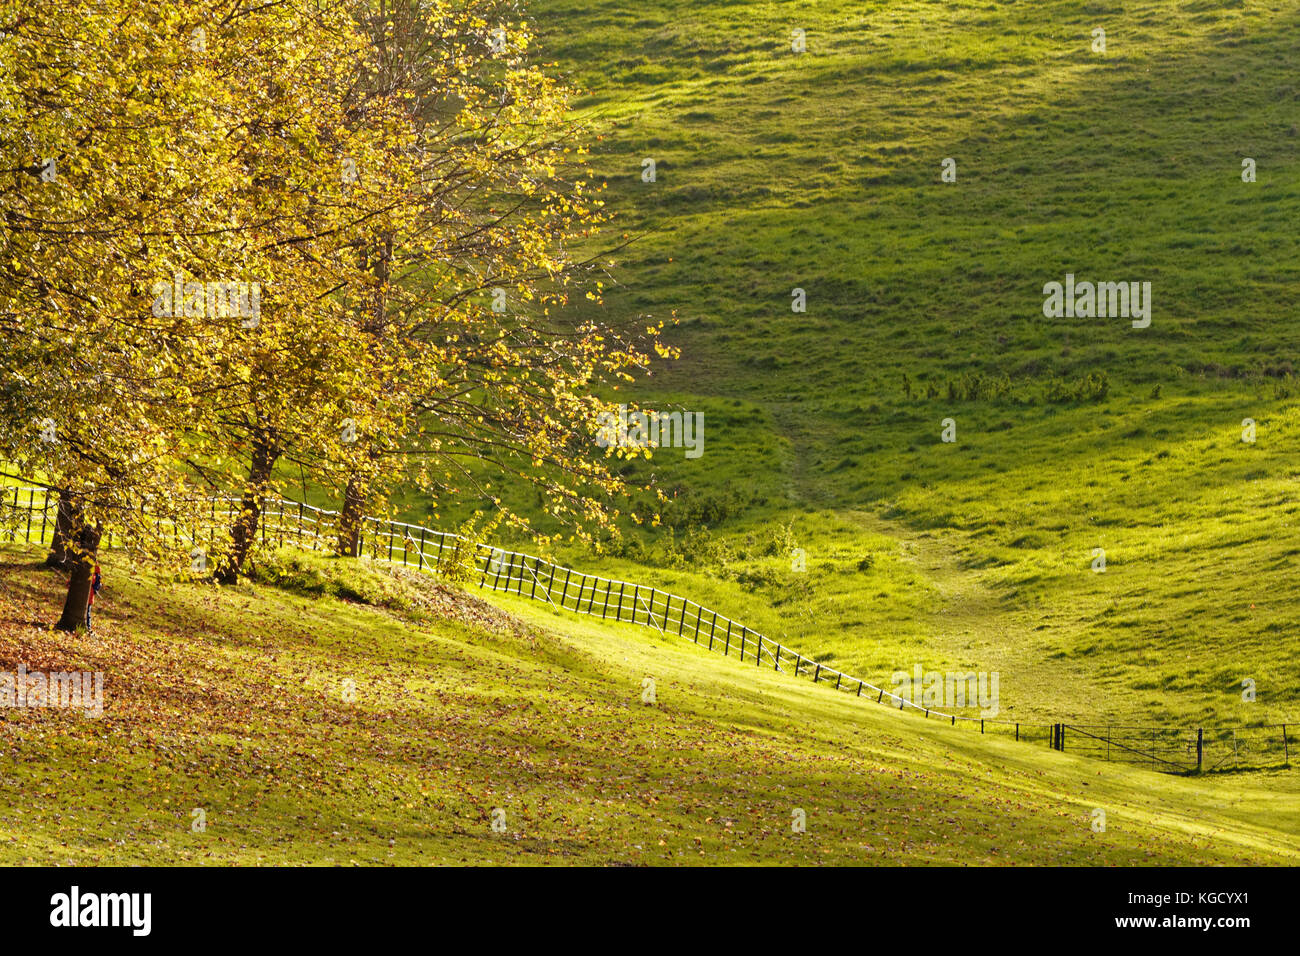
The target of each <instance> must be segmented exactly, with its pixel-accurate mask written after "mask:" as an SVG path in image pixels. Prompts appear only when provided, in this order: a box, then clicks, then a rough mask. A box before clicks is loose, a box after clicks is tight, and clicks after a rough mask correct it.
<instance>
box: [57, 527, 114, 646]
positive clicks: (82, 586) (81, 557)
mask: <svg viewBox="0 0 1300 956" xmlns="http://www.w3.org/2000/svg"><path fill="white" fill-rule="evenodd" d="M102 534H103V526H102V525H100V524H98V523H96V525H95V527H93V528H92V527H90V526H89V525H87V524H85V523H84V522H83V521H82V520H81V519H80V518H79V517H78V519H77V520H76V523H75V526H74V528H73V531H72V533H71V534H69V535H68V536H67V537H66V538H65V539H64V540H65V541H66V542H67V547H66V548H65V554H66V559H67V563H68V564H69V565H71V569H72V576H71V578H69V580H68V596H67V598H65V599H64V602H63V615H62V616H61V617H60V618H59V623H58V624H56V625H55V627H57V628H58V629H59V630H60V631H75V630H77V628H80V627H85V626H86V605H87V604H89V603H90V582H91V578H92V577H94V574H95V558H96V556H97V555H98V554H99V539H100V537H101V535H102Z"/></svg>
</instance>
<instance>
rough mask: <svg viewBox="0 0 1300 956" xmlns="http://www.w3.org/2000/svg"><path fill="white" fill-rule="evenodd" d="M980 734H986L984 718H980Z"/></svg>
mask: <svg viewBox="0 0 1300 956" xmlns="http://www.w3.org/2000/svg"><path fill="white" fill-rule="evenodd" d="M954 725H955V721H954ZM980 733H984V718H983V717H981V718H980Z"/></svg>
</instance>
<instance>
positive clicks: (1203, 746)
mask: <svg viewBox="0 0 1300 956" xmlns="http://www.w3.org/2000/svg"><path fill="white" fill-rule="evenodd" d="M3 492H4V494H3V497H0V541H4V540H6V536H7V538H8V540H10V541H15V542H20V541H21V542H25V543H28V544H39V545H48V544H49V543H50V540H51V538H52V536H53V533H54V517H55V508H56V505H57V501H58V499H57V495H56V494H55V493H53V492H50V491H47V490H45V489H41V488H13V489H3ZM209 503H210V508H209V509H208V510H209V523H208V524H207V526H205V527H202V528H197V529H184V528H180V527H175V526H171V525H167V524H166V523H165V522H161V523H160V528H161V529H162V531H161V533H162V534H163V535H164V536H165V537H169V538H170V542H171V544H172V545H173V547H177V548H190V549H197V550H203V549H204V547H205V545H206V546H207V547H213V548H215V547H221V546H224V545H223V541H224V535H225V533H226V529H228V528H229V527H230V525H231V523H232V521H233V519H234V517H235V515H236V513H237V511H238V508H239V499H237V498H230V497H221V498H213V499H210V501H209ZM338 518H339V514H338V512H336V511H330V510H328V509H325V508H316V507H313V506H312V505H308V504H304V503H302V502H297V501H289V500H285V499H278V498H277V499H271V500H268V501H267V502H266V504H265V506H264V509H263V513H262V519H261V521H260V522H259V531H258V539H259V541H260V543H261V545H262V547H263V548H272V547H286V546H292V547H297V548H303V549H306V550H311V551H318V552H322V553H326V554H333V553H335V550H336V546H337V543H338V538H339V522H338ZM108 546H109V547H112V546H113V542H112V541H111V540H110V541H109V542H108ZM359 553H360V554H362V555H366V556H369V557H371V558H373V559H376V560H382V561H387V562H392V563H394V564H401V565H403V566H404V567H408V568H414V569H417V570H420V571H427V572H430V573H435V574H440V575H444V576H448V577H452V578H457V579H460V580H466V579H469V580H472V579H474V578H477V579H478V580H477V583H478V586H479V587H481V588H488V589H490V590H492V591H496V592H500V593H504V594H515V595H519V596H521V597H525V598H528V599H530V600H534V601H541V602H545V603H547V604H550V605H551V606H552V607H555V608H559V609H563V610H565V611H568V612H571V613H575V614H586V615H589V616H591V617H599V618H600V619H601V620H604V621H612V622H619V623H625V624H639V625H641V626H643V627H648V628H650V629H652V630H654V631H657V632H658V633H660V634H662V635H673V636H675V637H679V638H682V639H684V640H689V641H691V642H692V643H694V644H697V645H699V646H701V647H705V648H707V649H708V650H710V651H713V652H715V653H719V654H722V655H723V656H726V657H735V658H736V659H737V661H739V662H741V663H745V664H752V665H753V666H754V667H756V668H760V667H770V668H772V669H773V670H775V671H779V672H781V673H785V674H790V675H792V676H794V677H801V678H805V679H808V680H811V681H812V682H813V683H814V684H825V685H828V686H830V687H832V688H834V689H835V690H837V691H841V692H844V693H848V694H851V695H853V696H855V697H860V698H865V699H868V700H871V701H874V702H875V703H877V704H881V705H884V706H887V707H891V708H894V709H897V710H900V711H904V710H911V711H913V712H915V713H917V714H920V715H921V716H923V717H925V718H928V719H932V720H940V721H944V722H947V723H948V724H950V725H951V726H957V725H958V724H960V725H961V726H964V727H969V728H972V729H974V728H975V727H976V726H977V725H978V728H979V732H980V733H982V734H996V735H999V736H1003V737H1006V738H1008V739H1014V740H1018V741H1025V742H1030V743H1039V744H1044V745H1046V746H1048V747H1051V748H1052V749H1055V750H1062V751H1064V750H1066V749H1067V748H1068V749H1069V750H1070V751H1071V752H1075V753H1081V754H1084V755H1086V756H1089V757H1094V758H1098V759H1102V760H1118V761H1124V762H1126V763H1133V764H1138V765H1144V766H1150V767H1152V768H1153V769H1156V770H1162V771H1167V772H1176V773H1187V772H1194V771H1197V770H1207V771H1209V770H1224V769H1238V768H1245V767H1268V766H1290V739H1289V737H1288V731H1287V725H1286V724H1277V725H1272V726H1267V727H1247V728H1232V729H1227V730H1215V729H1207V728H1180V727H1171V726H1141V727H1136V726H1120V725H1115V726H1111V725H1087V724H1064V723H1052V724H1035V723H1019V722H1015V721H1008V720H995V719H991V718H982V717H969V716H964V715H961V714H952V713H946V712H943V711H939V710H936V709H934V708H931V707H925V706H923V705H921V704H918V703H915V702H914V701H912V700H910V699H908V698H906V697H902V696H899V695H898V694H895V693H893V692H892V691H888V690H885V689H884V688H883V687H880V686H878V685H876V684H872V683H870V682H868V681H865V680H862V679H861V678H858V677H854V676H853V675H851V674H846V673H844V672H842V671H840V670H837V669H836V668H834V667H830V666H829V665H827V664H824V663H822V662H820V661H816V660H814V659H812V658H809V657H805V656H804V655H802V654H800V653H798V652H797V651H795V650H793V649H791V648H789V647H786V646H784V645H782V644H781V643H780V642H778V641H774V640H772V638H770V637H767V636H765V635H763V634H760V633H759V632H758V631H755V630H752V629H751V628H749V627H748V626H746V625H744V624H741V623H740V622H738V621H735V620H733V619H731V618H729V617H726V616H724V615H722V614H719V613H718V612H717V611H714V610H711V609H710V608H707V607H704V606H702V605H700V604H697V603H696V602H694V601H692V600H690V599H689V598H685V597H682V596H680V595H676V594H672V593H669V592H667V591H661V590H660V589H658V588H656V587H651V586H647V585H643V584H636V583H634V582H630V581H621V580H617V579H614V578H606V577H602V576H600V575H596V574H585V573H583V572H581V571H577V570H574V569H573V568H568V567H564V566H562V565H558V564H554V563H553V562H550V561H546V560H544V559H542V558H539V557H536V556H534V555H531V554H525V553H523V552H520V551H508V550H505V549H503V548H499V547H494V546H492V545H489V544H484V543H482V542H477V541H473V540H471V539H469V538H466V537H464V536H462V535H459V534H455V533H452V532H448V531H435V530H433V529H432V528H425V527H422V526H420V525H413V524H406V523H405V522H401V521H391V520H388V519H383V518H373V517H366V518H365V519H363V521H362V524H361V529H360V548H359ZM1291 726H1292V727H1294V726H1295V725H1294V724H1292V725H1291Z"/></svg>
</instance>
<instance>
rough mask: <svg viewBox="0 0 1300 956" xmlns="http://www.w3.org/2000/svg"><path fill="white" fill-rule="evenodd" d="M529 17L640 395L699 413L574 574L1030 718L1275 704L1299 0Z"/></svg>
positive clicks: (1286, 547) (553, 3) (1269, 710)
mask: <svg viewBox="0 0 1300 956" xmlns="http://www.w3.org/2000/svg"><path fill="white" fill-rule="evenodd" d="M534 13H535V14H536V16H537V18H538V24H539V29H540V30H541V32H542V34H543V40H544V43H543V47H544V50H545V52H546V54H547V55H548V56H550V57H553V58H554V59H555V60H556V61H557V62H558V64H559V66H560V68H561V69H562V70H564V71H566V72H567V73H568V74H569V75H570V76H571V77H572V79H573V80H574V82H575V83H576V84H578V85H579V86H581V87H582V88H584V89H586V90H587V91H589V94H588V95H587V96H586V97H585V98H584V99H582V100H580V102H579V106H580V108H581V110H582V113H583V115H584V117H585V118H586V119H587V120H589V121H590V122H591V123H593V124H594V125H595V126H596V127H597V128H598V129H599V130H600V131H601V132H602V135H603V139H602V141H601V143H600V147H599V149H598V152H597V156H596V164H597V168H598V171H599V172H600V174H601V175H602V176H603V177H604V178H605V180H606V181H607V182H608V185H609V200H610V207H611V208H612V209H613V210H614V211H615V212H616V213H617V214H618V217H619V218H618V223H617V225H618V228H619V229H620V230H621V231H622V232H626V233H627V234H628V235H630V236H633V237H635V239H636V241H635V242H634V243H633V244H632V245H631V246H630V247H629V248H628V249H627V250H626V251H625V252H623V253H621V254H619V255H618V256H617V262H616V264H615V268H614V269H613V270H612V275H613V277H614V279H615V280H616V283H615V285H614V287H613V289H612V291H611V293H610V294H609V295H608V296H607V301H606V304H605V306H604V308H605V309H606V310H607V312H608V313H610V314H612V315H620V316H627V317H629V320H630V317H633V316H637V315H641V314H653V315H655V316H658V317H666V316H667V315H668V314H669V313H670V312H672V311H674V310H675V311H676V312H677V314H678V316H679V318H680V319H681V324H680V325H679V326H678V327H677V328H676V329H675V330H674V331H673V334H672V338H673V340H674V341H675V342H676V343H677V344H679V345H680V346H681V348H682V352H683V357H682V359H681V361H679V362H676V363H672V364H670V365H669V366H667V367H664V368H661V369H660V370H658V372H657V373H656V375H655V376H654V377H653V378H652V379H650V380H648V381H646V382H644V383H642V384H641V385H640V386H638V388H637V389H636V391H635V394H636V396H637V397H638V398H639V399H641V401H642V402H644V403H645V404H648V405H651V406H654V407H660V408H663V407H667V406H669V405H674V406H679V407H682V408H685V409H688V410H696V411H703V412H704V413H705V420H706V426H705V454H704V456H703V457H702V458H699V459H696V460H686V459H685V458H684V457H683V456H682V455H681V453H680V451H677V452H674V451H671V450H665V451H663V452H661V453H660V454H658V455H657V456H656V458H655V462H654V470H655V472H656V473H657V474H658V475H659V476H660V480H661V481H662V482H663V483H664V484H665V485H666V486H667V487H668V488H670V489H671V491H672V492H673V493H674V494H675V495H676V496H677V500H676V502H675V504H674V505H673V506H672V507H671V508H669V509H667V510H666V511H665V513H664V518H665V521H666V522H667V524H668V525H669V526H670V527H669V529H667V530H664V529H661V530H659V531H655V532H648V533H645V534H642V535H640V536H638V539H637V540H636V541H635V542H634V545H633V546H632V547H630V548H629V549H627V550H626V551H625V552H624V554H623V555H622V556H621V559H619V560H615V561H611V562H609V563H608V565H607V566H608V567H612V568H615V569H617V570H619V571H620V573H622V574H624V575H626V576H629V577H634V578H637V579H640V580H646V581H651V580H653V581H656V582H664V581H666V582H667V583H669V584H671V585H673V586H675V589H676V590H677V591H678V592H679V593H686V594H690V595H692V596H695V595H700V596H701V597H702V599H705V600H706V603H708V602H711V603H713V604H714V606H717V607H720V608H721V609H722V610H723V611H724V612H725V613H728V614H731V615H732V616H735V617H737V618H739V619H741V620H745V621H746V622H747V623H748V622H752V625H753V626H754V627H757V628H759V629H760V630H763V631H764V632H765V633H768V634H770V635H773V636H775V637H780V636H781V635H782V634H784V635H786V636H787V639H788V641H789V642H790V643H791V644H793V645H794V646H796V647H800V648H801V649H803V650H804V651H805V652H807V653H811V654H814V655H816V656H818V657H820V658H821V659H824V660H833V661H835V663H836V665H837V666H841V667H843V668H844V669H846V670H849V671H852V672H855V673H860V674H862V675H863V676H865V677H868V678H871V679H874V680H888V678H889V675H890V674H891V673H892V672H893V671H895V670H910V669H911V667H912V666H913V664H916V663H920V664H922V665H923V666H925V667H927V668H935V669H956V668H980V669H990V670H992V669H997V670H1000V672H1001V675H1002V696H1003V700H1004V708H1014V712H1015V713H1017V714H1020V715H1023V716H1025V717H1026V719H1028V717H1029V716H1030V715H1033V716H1034V717H1036V718H1039V719H1050V718H1052V717H1061V716H1063V717H1070V718H1096V719H1098V720H1112V719H1114V720H1148V719H1149V720H1165V719H1169V720H1179V721H1187V722H1196V721H1215V722H1219V723H1221V724H1235V723H1261V722H1270V721H1276V720H1280V719H1285V718H1296V717H1297V716H1298V715H1300V707H1297V704H1296V702H1297V700H1298V699H1300V676H1298V675H1297V672H1296V670H1295V667H1294V652H1293V648H1294V638H1293V636H1292V635H1291V634H1290V630H1291V625H1292V622H1294V620H1295V617H1296V609H1297V608H1296V601H1295V598H1294V588H1293V582H1292V579H1293V568H1294V566H1295V557H1296V555H1297V553H1300V548H1297V545H1296V544H1295V542H1294V535H1293V534H1292V533H1291V531H1292V526H1293V525H1294V523H1295V515H1296V509H1297V503H1296V489H1297V477H1298V475H1300V469H1298V466H1297V462H1300V419H1298V416H1297V395H1298V394H1300V393H1298V391H1297V389H1298V385H1297V382H1296V380H1295V378H1294V350H1295V342H1296V338H1295V333H1294V323H1293V322H1292V321H1291V317H1290V309H1291V305H1292V303H1293V302H1294V300H1295V298H1296V295H1297V292H1300V266H1298V265H1297V263H1300V255H1298V253H1300V245H1298V243H1300V239H1298V237H1297V233H1296V230H1295V228H1294V223H1295V217H1296V213H1297V208H1298V205H1297V199H1298V198H1300V157H1298V156H1297V146H1298V145H1300V138H1298V134H1297V122H1300V120H1298V119H1297V115H1298V114H1297V108H1298V107H1300V86H1297V83H1296V78H1295V75H1294V69H1293V66H1294V64H1295V63H1296V62H1297V60H1298V59H1300V9H1297V6H1296V5H1295V4H1294V3H1281V2H1274V3H1252V4H1249V5H1247V4H1245V3H1227V4H1220V3H1205V2H1200V0H1196V2H1159V3H1156V2H1147V3H1140V4H1136V5H1135V4H1107V3H1085V2H1076V0H1068V2H1051V3H1035V4H988V3H964V2H958V3H937V2H924V0H902V2H877V3H870V4H866V5H863V4H860V3H847V2H841V0H826V2H819V3H817V4H813V5H792V4H780V3H762V2H750V0H746V2H744V3H739V2H737V3H707V4H698V3H687V2H678V0H654V2H652V3H649V4H641V5H638V6H637V7H636V8H634V9H628V8H626V6H625V5H620V4H617V3H612V2H589V0H582V2H577V0H543V2H541V3H539V4H537V5H536V6H535V7H534ZM1097 27H1101V28H1103V29H1104V30H1105V31H1106V38H1107V47H1106V52H1105V54H1104V55H1103V54H1100V53H1096V52H1093V50H1092V49H1091V46H1092V37H1091V34H1092V31H1093V29H1094V28H1097ZM795 28H799V29H803V30H805V31H806V35H807V52H806V53H804V54H802V55H797V54H795V53H793V52H792V51H791V48H790V38H791V31H792V30H793V29H795ZM949 157H951V158H953V159H955V161H956V164H957V181H956V182H953V183H945V182H942V181H941V177H940V173H941V163H942V161H943V160H944V159H945V158H949ZM1247 157H1248V158H1252V159H1254V160H1255V161H1256V162H1257V165H1258V181H1257V182H1255V183H1244V182H1243V181H1242V178H1241V170H1242V160H1243V158H1247ZM645 158H652V159H654V160H655V161H656V164H657V182H655V183H653V184H649V183H644V182H642V180H641V170H642V161H643V159H645ZM1066 273H1073V274H1075V275H1076V276H1077V277H1078V278H1079V279H1080V280H1084V279H1087V280H1092V281H1103V280H1113V281H1120V280H1142V281H1150V282H1151V283H1152V299H1153V309H1152V320H1151V324H1150V327H1149V328H1145V329H1135V328H1133V327H1132V325H1131V323H1130V322H1129V321H1128V320H1127V319H1122V318H1105V319H1100V318H1094V319H1064V318H1063V319H1049V318H1045V317H1044V314H1043V309H1042V305H1043V293H1042V289H1043V286H1044V284H1045V283H1047V282H1051V281H1062V280H1063V279H1064V276H1065V274H1066ZM796 287H798V288H802V289H804V290H805V291H806V294H807V303H808V305H807V312H806V313H794V312H792V311H791V290H792V289H794V288H796ZM946 418H952V419H954V420H955V422H956V425H957V441H956V442H955V443H951V444H949V443H944V442H942V441H941V440H940V431H941V421H942V420H943V419H946ZM1245 418H1251V419H1254V420H1255V422H1256V423H1257V440H1256V441H1255V442H1254V443H1253V444H1248V443H1244V442H1243V441H1242V421H1243V419H1245ZM410 506H411V512H412V513H413V514H417V515H418V512H419V506H418V502H411V503H410ZM796 547H798V548H802V549H804V550H805V551H806V552H807V561H808V573H807V574H804V575H798V574H795V573H792V572H791V570H790V566H791V562H790V558H789V552H790V551H791V550H792V549H793V548H796ZM1098 548H1100V549H1104V551H1105V557H1106V570H1105V572H1104V573H1095V572H1094V571H1093V570H1092V568H1091V563H1092V561H1093V558H1094V554H1095V550H1094V549H1098ZM570 557H573V558H575V560H576V559H577V556H576V555H571V556H570ZM582 560H583V561H590V559H589V558H587V557H585V556H584V557H583V558H582ZM665 569H666V570H665ZM1245 679H1250V680H1253V681H1254V682H1255V684H1256V687H1257V692H1258V698H1257V700H1256V701H1255V702H1253V703H1246V702H1244V701H1243V700H1242V681H1243V680H1245Z"/></svg>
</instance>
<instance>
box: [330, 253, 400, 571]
mask: <svg viewBox="0 0 1300 956" xmlns="http://www.w3.org/2000/svg"><path fill="white" fill-rule="evenodd" d="M392 262H393V234H392V233H391V232H390V233H385V234H384V236H383V237H382V239H381V240H380V242H379V246H378V249H377V250H376V251H375V252H374V254H373V255H371V256H368V259H367V264H368V265H369V266H370V270H371V272H373V273H374V275H375V278H376V279H377V280H379V281H378V282H376V284H375V290H374V293H373V295H372V297H371V300H370V308H369V310H368V311H367V312H366V313H364V314H363V315H362V319H361V328H362V330H363V331H365V332H368V333H370V334H371V335H378V334H379V333H381V332H382V331H383V330H384V329H385V328H386V327H387V325H388V283H389V281H390V280H391V279H392ZM374 460H375V450H374V449H373V447H372V448H370V449H369V450H368V451H367V453H366V457H365V463H364V464H363V465H362V466H361V467H360V468H359V469H358V470H357V471H354V472H352V473H351V474H350V475H348V485H347V488H346V489H345V490H344V492H343V510H342V511H341V512H340V513H339V543H338V549H337V551H338V554H339V555H340V556H341V557H345V558H355V557H359V556H360V552H361V525H362V522H363V521H364V520H365V516H366V502H367V500H368V499H369V494H368V492H369V486H370V482H369V477H370V474H371V472H369V471H368V470H367V468H366V466H367V465H368V464H371V463H373V462H374Z"/></svg>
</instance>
